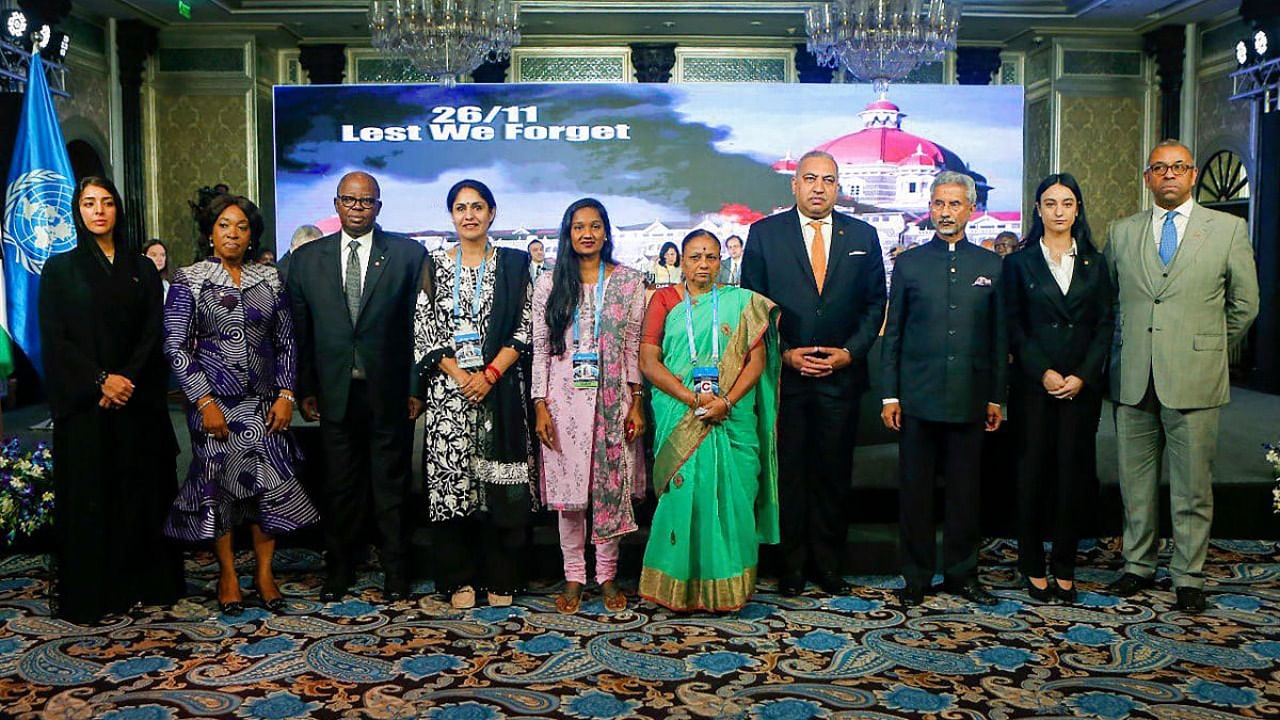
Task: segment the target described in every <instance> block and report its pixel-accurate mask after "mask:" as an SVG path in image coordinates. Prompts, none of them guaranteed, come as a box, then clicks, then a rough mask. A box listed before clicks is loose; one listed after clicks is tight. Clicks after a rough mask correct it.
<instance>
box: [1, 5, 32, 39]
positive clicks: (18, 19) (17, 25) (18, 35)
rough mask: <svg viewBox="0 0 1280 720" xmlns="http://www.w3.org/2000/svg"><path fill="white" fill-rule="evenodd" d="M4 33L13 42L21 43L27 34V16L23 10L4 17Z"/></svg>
mask: <svg viewBox="0 0 1280 720" xmlns="http://www.w3.org/2000/svg"><path fill="white" fill-rule="evenodd" d="M4 32H5V36H6V38H7V39H8V40H9V41H11V42H19V41H21V40H22V38H23V36H25V35H26V34H27V16H26V15H23V14H22V11H21V10H10V11H9V12H7V13H5V15H4Z"/></svg>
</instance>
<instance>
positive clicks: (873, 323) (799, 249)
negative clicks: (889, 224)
mask: <svg viewBox="0 0 1280 720" xmlns="http://www.w3.org/2000/svg"><path fill="white" fill-rule="evenodd" d="M831 234H832V236H833V237H831V238H829V239H828V241H829V242H830V243H831V249H830V254H829V255H828V260H827V277H826V281H825V282H824V283H823V292H822V294H821V295H819V294H818V285H817V282H815V281H814V279H813V267H812V265H810V263H809V253H808V251H806V250H805V247H804V235H803V234H802V233H801V231H800V219H799V213H798V212H797V211H796V209H795V208H792V209H791V210H789V211H787V212H783V213H778V214H777V215H773V216H770V217H767V218H764V219H762V220H759V221H757V222H756V223H755V224H754V225H752V226H751V231H750V232H749V233H748V234H747V246H746V248H745V249H744V251H743V255H742V287H744V288H746V289H748V290H754V291H755V292H758V293H760V294H761V295H764V296H765V297H767V298H769V299H770V300H773V301H774V302H775V303H777V304H778V306H779V307H780V308H781V309H782V319H781V321H780V324H779V326H778V329H779V334H780V335H781V338H782V349H783V350H788V349H790V348H793V347H806V346H811V345H821V346H825V347H843V348H845V349H847V350H848V351H849V354H850V355H852V356H853V365H852V366H851V367H849V368H846V369H845V370H844V371H842V372H838V373H834V374H832V375H831V376H830V377H827V378H816V379H815V378H806V377H803V376H801V375H800V374H799V373H797V372H795V371H794V370H791V369H790V368H788V369H785V370H784V371H783V373H784V380H783V382H782V389H783V391H784V392H795V391H797V390H804V389H809V388H812V389H820V390H822V391H823V392H826V393H828V394H830V393H836V394H845V393H849V392H862V391H864V390H866V389H867V385H868V382H867V362H866V360H867V353H868V352H869V351H870V350H871V344H872V343H874V342H875V340H876V335H877V334H879V332H880V323H881V322H882V321H883V320H884V302H885V289H884V261H883V260H882V258H881V254H880V240H879V238H878V237H877V236H876V231H875V228H873V227H871V226H870V225H868V224H867V223H865V222H862V221H861V220H856V219H854V218H851V217H849V216H848V215H843V214H841V213H838V212H833V213H832V214H831Z"/></svg>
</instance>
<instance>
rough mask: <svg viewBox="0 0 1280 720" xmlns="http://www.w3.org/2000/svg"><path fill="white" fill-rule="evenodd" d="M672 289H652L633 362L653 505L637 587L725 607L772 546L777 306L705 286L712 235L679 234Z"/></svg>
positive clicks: (657, 597) (715, 258)
mask: <svg viewBox="0 0 1280 720" xmlns="http://www.w3.org/2000/svg"><path fill="white" fill-rule="evenodd" d="M682 249H683V253H684V262H683V267H684V278H685V282H684V285H683V286H678V285H677V286H671V287H667V288H663V289H661V290H659V291H658V292H657V293H655V294H654V296H653V299H652V300H651V301H650V303H649V309H648V312H647V313H646V315H645V324H644V331H643V335H642V337H641V340H640V369H641V371H642V372H643V373H644V376H645V377H646V378H648V379H649V382H651V383H653V385H654V393H653V420H654V423H655V431H656V445H655V448H656V450H655V462H654V468H653V483H654V489H655V491H656V493H657V495H658V508H657V511H656V512H655V513H654V516H653V524H652V526H651V527H650V531H649V543H648V545H647V546H646V548H645V553H644V569H643V570H642V571H641V573H640V595H641V597H644V598H645V599H647V600H650V601H652V602H655V603H657V604H659V605H662V606H664V607H667V608H670V609H672V610H734V609H737V608H740V607H742V606H743V605H744V604H746V602H747V600H748V599H749V598H750V597H751V593H752V591H753V590H754V589H755V582H756V561H757V557H758V554H759V545H760V543H776V542H778V484H777V477H778V472H777V471H778V462H777V450H776V444H775V437H776V432H775V430H776V427H775V426H776V421H777V410H778V394H777V392H778V373H779V368H780V365H779V356H778V335H777V317H778V309H777V307H776V306H775V305H774V304H773V303H772V302H770V301H769V300H767V299H765V298H764V297H763V296H760V295H757V294H755V293H753V292H751V291H749V290H743V289H741V288H737V287H733V286H728V285H726V286H718V285H716V283H715V279H716V277H717V276H718V275H719V273H720V241H719V239H717V238H716V236H715V235H712V234H711V233H709V232H707V231H705V230H695V231H693V232H691V233H689V235H687V236H686V237H685V238H684V242H683V248H682Z"/></svg>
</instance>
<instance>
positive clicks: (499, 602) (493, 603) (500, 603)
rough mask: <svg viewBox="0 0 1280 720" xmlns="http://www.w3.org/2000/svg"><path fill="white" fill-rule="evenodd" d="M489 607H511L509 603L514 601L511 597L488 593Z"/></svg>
mask: <svg viewBox="0 0 1280 720" xmlns="http://www.w3.org/2000/svg"><path fill="white" fill-rule="evenodd" d="M488 595H489V607H511V601H512V600H513V599H514V598H513V597H512V596H511V595H499V594H498V593H489V594H488Z"/></svg>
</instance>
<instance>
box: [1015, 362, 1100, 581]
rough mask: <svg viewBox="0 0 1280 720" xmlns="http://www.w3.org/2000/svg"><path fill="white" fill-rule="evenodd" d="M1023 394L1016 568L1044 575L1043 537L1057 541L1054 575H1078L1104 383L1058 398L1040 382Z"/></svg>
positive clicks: (1092, 491)
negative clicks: (1082, 520)
mask: <svg viewBox="0 0 1280 720" xmlns="http://www.w3.org/2000/svg"><path fill="white" fill-rule="evenodd" d="M1015 392H1018V394H1019V406H1020V407H1021V412H1022V421H1021V422H1020V423H1019V430H1018V433H1019V452H1018V568H1019V569H1020V570H1021V571H1022V574H1023V575H1026V576H1029V577H1045V567H1046V566H1045V554H1044V546H1043V544H1042V543H1043V541H1044V540H1045V539H1046V537H1048V538H1049V539H1051V540H1052V541H1053V552H1052V557H1051V559H1050V563H1049V567H1050V568H1051V569H1052V571H1053V574H1054V576H1055V577H1060V578H1062V579H1063V580H1072V579H1074V578H1075V570H1076V545H1077V544H1078V543H1079V541H1080V525H1081V517H1082V516H1083V515H1085V514H1087V508H1088V504H1087V503H1088V500H1089V499H1090V498H1091V497H1092V496H1093V495H1094V494H1095V491H1096V477H1095V469H1094V466H1095V464H1096V463H1095V461H1094V457H1095V439H1096V438H1097V433H1098V416H1099V415H1100V414H1101V412H1102V392H1101V390H1100V389H1097V388H1093V389H1089V388H1086V389H1085V390H1083V391H1082V392H1081V393H1080V394H1079V395H1078V396H1076V398H1075V399H1074V400H1058V399H1057V398H1054V397H1052V396H1050V395H1049V394H1048V393H1046V392H1045V391H1044V390H1043V389H1041V388H1031V387H1027V386H1024V387H1022V388H1020V389H1018V390H1016V391H1015Z"/></svg>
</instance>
